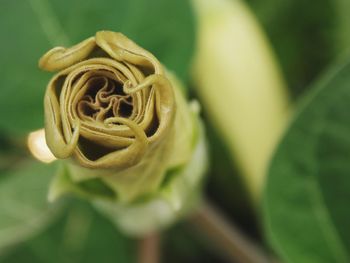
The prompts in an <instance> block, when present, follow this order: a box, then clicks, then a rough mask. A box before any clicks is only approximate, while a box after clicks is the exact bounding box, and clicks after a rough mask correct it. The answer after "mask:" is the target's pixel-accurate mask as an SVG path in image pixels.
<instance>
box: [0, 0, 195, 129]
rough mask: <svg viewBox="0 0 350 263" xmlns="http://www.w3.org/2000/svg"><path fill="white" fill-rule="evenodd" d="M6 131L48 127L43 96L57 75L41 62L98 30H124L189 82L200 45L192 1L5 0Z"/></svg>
mask: <svg viewBox="0 0 350 263" xmlns="http://www.w3.org/2000/svg"><path fill="white" fill-rule="evenodd" d="M0 30H1V32H2V38H1V39H2V40H1V43H0V47H1V50H3V52H2V57H1V60H0V74H1V81H0V92H1V96H0V130H5V131H6V132H10V133H14V134H22V135H23V134H25V133H26V132H28V131H31V130H33V129H37V128H40V127H42V126H43V102H42V101H43V95H44V91H45V87H46V84H47V82H48V80H49V78H50V76H51V74H49V73H44V72H41V71H39V69H38V66H37V63H38V59H39V58H40V57H41V55H42V54H44V52H46V51H47V50H49V49H50V48H52V47H54V46H57V45H61V46H62V45H63V46H69V45H73V44H75V43H78V42H80V41H82V40H83V39H85V38H87V37H90V36H92V35H94V34H95V32H96V31H98V30H112V31H119V32H122V33H124V34H125V35H127V36H128V37H130V38H131V39H133V40H134V41H135V42H136V43H138V44H139V45H141V46H143V47H144V48H146V49H148V50H150V51H151V52H153V53H154V54H155V55H156V56H157V57H158V59H159V60H160V61H161V62H162V63H164V64H165V65H166V66H167V67H168V68H169V69H170V70H174V71H175V72H176V73H177V74H178V75H179V77H180V78H182V79H183V80H184V79H186V77H187V76H186V74H187V72H188V66H189V60H190V58H191V53H192V49H193V44H194V32H193V31H194V25H193V19H192V14H191V8H190V5H189V3H188V1H186V0H177V1H172V0H167V1H164V0H148V1H142V0H128V1H123V0H106V1H103V2H101V1H98V0H78V1H69V0H62V1H61V0H27V1H19V2H16V1H11V0H5V1H3V2H2V4H1V9H0Z"/></svg>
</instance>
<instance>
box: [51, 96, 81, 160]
mask: <svg viewBox="0 0 350 263" xmlns="http://www.w3.org/2000/svg"><path fill="white" fill-rule="evenodd" d="M50 95H51V94H50V93H47V94H46V96H45V99H44V107H45V137H46V142H47V145H48V147H49V148H50V150H51V152H52V153H53V155H55V157H57V158H61V159H65V158H68V157H70V156H71V155H72V153H73V152H74V150H75V147H76V146H77V142H78V139H79V131H80V122H79V121H76V123H75V125H74V131H73V135H72V137H71V139H70V140H69V141H68V142H66V141H65V139H64V136H63V134H62V128H61V126H62V125H61V117H60V115H59V114H58V112H59V111H58V110H57V109H58V108H59V104H58V101H57V99H56V98H55V97H53V96H50Z"/></svg>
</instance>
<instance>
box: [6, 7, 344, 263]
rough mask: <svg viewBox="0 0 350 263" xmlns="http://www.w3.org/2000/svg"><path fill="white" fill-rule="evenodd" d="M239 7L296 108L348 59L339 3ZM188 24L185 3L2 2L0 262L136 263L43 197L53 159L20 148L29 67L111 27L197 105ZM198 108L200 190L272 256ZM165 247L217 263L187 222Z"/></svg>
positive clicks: (98, 224) (28, 102) (116, 239)
mask: <svg viewBox="0 0 350 263" xmlns="http://www.w3.org/2000/svg"><path fill="white" fill-rule="evenodd" d="M213 1H214V0H213ZM232 1H235V0H232ZM243 2H245V3H246V4H247V6H248V7H249V8H250V10H251V12H252V14H253V15H254V16H255V17H256V19H257V21H258V22H259V23H260V25H261V28H262V30H263V32H265V33H266V37H267V39H268V41H269V42H270V44H271V47H272V49H273V50H274V52H275V55H276V58H277V61H278V63H279V65H280V66H281V70H282V72H283V76H284V78H285V80H286V82H287V86H288V89H289V94H290V97H291V100H292V101H293V104H297V103H298V101H299V100H300V99H301V98H302V97H303V96H304V94H307V92H308V89H309V87H312V83H313V82H314V81H315V80H316V79H318V77H319V76H320V75H321V74H322V72H324V71H325V70H326V69H327V68H328V66H329V65H330V64H332V63H334V62H335V61H336V60H337V59H338V58H339V57H342V56H343V55H344V54H346V53H347V49H348V46H349V44H350V24H349V23H350V16H349V15H348V14H349V11H350V4H349V2H348V1H347V0H319V1H317V2H312V1H303V0H284V1H281V0H265V1H259V0H246V1H243ZM196 26H197V23H196V15H195V12H194V10H193V6H192V3H191V1H189V0H176V1H172V0H128V1H123V0H104V1H98V0H76V1H68V0H0V32H1V35H0V53H1V56H0V261H1V262H14V263H19V262H84V263H88V262H123V263H124V262H125V263H128V262H136V254H137V253H136V241H135V240H134V239H131V238H127V237H125V236H123V235H122V234H121V233H120V232H119V231H118V230H117V229H116V228H115V227H114V226H113V225H112V223H111V222H110V221H108V220H107V219H105V218H104V217H102V216H101V215H99V214H98V213H97V212H95V211H94V210H93V209H92V207H91V206H90V205H89V204H88V203H86V202H84V201H81V200H77V199H75V198H67V199H65V200H64V202H58V203H55V204H48V203H47V202H46V193H47V186H48V184H49V181H50V179H51V178H52V176H53V174H54V171H55V164H53V165H45V164H40V163H38V162H37V161H35V160H34V158H33V157H31V155H30V153H29V151H28V149H27V146H26V138H27V135H28V133H29V132H31V131H33V130H37V129H40V128H42V126H43V105H42V104H43V103H42V100H43V94H44V91H45V86H46V83H47V82H48V80H49V79H50V76H51V74H50V73H46V72H41V71H40V70H39V69H38V67H37V62H38V59H39V58H40V56H41V55H42V54H43V53H44V52H46V51H47V50H49V49H50V48H52V47H53V46H70V45H73V44H74V43H78V42H80V41H81V40H82V39H85V38H87V37H89V36H92V35H94V33H95V32H96V31H98V30H112V31H119V32H123V33H124V34H125V35H127V36H128V37H129V38H131V39H133V40H134V41H135V42H136V43H138V44H139V45H140V46H142V47H144V48H146V49H148V50H150V51H151V52H152V53H153V54H155V55H156V57H157V58H158V59H159V60H160V61H161V62H162V63H163V64H164V65H165V66H166V67H167V68H169V69H170V70H172V71H174V72H175V73H176V74H177V75H178V77H179V78H180V79H181V80H182V81H183V82H184V83H185V84H186V85H185V87H186V88H185V90H184V92H185V93H186V94H187V95H188V97H191V98H196V97H197V95H196V91H195V89H193V87H194V86H195V83H193V81H192V79H191V61H192V58H193V54H194V52H195V48H196V32H197V30H196V28H197V27H196ZM208 63H210V62H208ZM202 111H203V112H202V115H203V118H204V120H205V122H206V126H207V135H208V141H209V147H210V155H211V167H210V171H209V172H208V176H207V180H206V184H205V193H206V195H207V196H208V198H210V199H211V200H212V201H213V202H214V203H215V204H216V205H217V206H218V207H219V208H220V209H221V210H222V211H223V213H224V214H225V215H226V216H227V218H228V220H230V221H232V222H235V223H236V224H237V225H238V226H239V227H240V228H241V230H242V231H243V232H244V233H245V234H247V235H248V236H249V237H250V238H252V239H253V240H254V241H255V242H257V243H259V244H260V245H261V246H262V247H264V248H265V249H266V250H267V251H270V252H271V251H272V250H271V248H270V246H269V244H268V242H266V240H265V238H264V235H263V233H264V227H263V225H262V222H261V216H260V214H259V212H257V211H256V210H255V209H253V207H252V205H251V202H250V199H249V197H248V193H247V191H246V188H245V186H244V184H243V183H242V179H241V177H240V173H239V171H238V169H236V168H235V167H236V165H235V163H233V162H232V158H230V154H231V153H230V152H229V151H228V149H227V148H226V145H225V142H224V141H222V139H221V137H220V135H219V134H218V131H216V130H215V128H214V127H213V126H212V125H211V123H210V122H208V121H207V117H206V116H207V112H206V109H205V108H203V109H202ZM349 191H350V189H349ZM291 213H293V211H292V210H291ZM162 241H163V243H162V258H163V260H164V262H169V263H171V262H174V263H175V262H189V263H190V262H203V263H205V262H208V263H209V262H226V261H225V259H224V258H223V257H222V256H220V254H219V253H217V250H216V249H214V248H213V246H212V244H211V243H210V241H209V240H206V239H205V238H203V236H202V235H201V234H200V233H199V232H197V231H195V230H194V229H193V227H192V226H191V225H189V224H187V223H186V222H179V223H177V224H176V225H175V226H173V227H172V228H170V229H168V230H166V231H165V232H164V233H163V234H162ZM310 262H311V261H310ZM344 262H345V261H344Z"/></svg>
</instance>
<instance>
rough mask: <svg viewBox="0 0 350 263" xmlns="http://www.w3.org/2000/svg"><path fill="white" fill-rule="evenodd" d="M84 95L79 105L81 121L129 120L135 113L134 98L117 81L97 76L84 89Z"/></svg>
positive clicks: (78, 111) (90, 79)
mask: <svg viewBox="0 0 350 263" xmlns="http://www.w3.org/2000/svg"><path fill="white" fill-rule="evenodd" d="M82 89H83V90H84V93H85V94H84V95H83V96H82V97H81V99H80V101H79V102H78V103H77V113H78V116H79V118H80V119H82V120H87V121H98V122H103V121H104V120H105V119H107V118H110V117H124V118H129V117H130V116H131V115H132V112H133V98H132V96H131V95H127V94H125V93H124V92H123V85H122V83H120V82H119V81H117V80H115V79H111V78H108V77H106V76H101V75H96V76H93V77H91V78H89V80H88V81H87V82H86V83H85V85H84V86H83V87H82Z"/></svg>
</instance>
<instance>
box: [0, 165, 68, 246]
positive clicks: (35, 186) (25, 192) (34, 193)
mask: <svg viewBox="0 0 350 263" xmlns="http://www.w3.org/2000/svg"><path fill="white" fill-rule="evenodd" d="M17 166H18V167H17V168H16V169H15V170H9V171H6V172H5V173H3V174H1V180H0V250H2V249H4V248H5V247H7V246H10V245H13V244H15V243H18V242H20V241H23V240H25V239H27V238H28V237H30V236H32V235H34V234H35V233H37V232H39V231H40V230H42V229H43V228H45V227H46V226H47V224H48V223H49V222H51V220H52V219H53V218H54V217H55V216H56V215H57V213H58V212H59V211H60V207H61V206H60V204H49V203H48V201H47V191H48V185H49V181H50V180H51V178H52V175H53V173H54V172H55V165H46V164H41V163H37V162H27V163H21V164H18V165H17Z"/></svg>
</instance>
